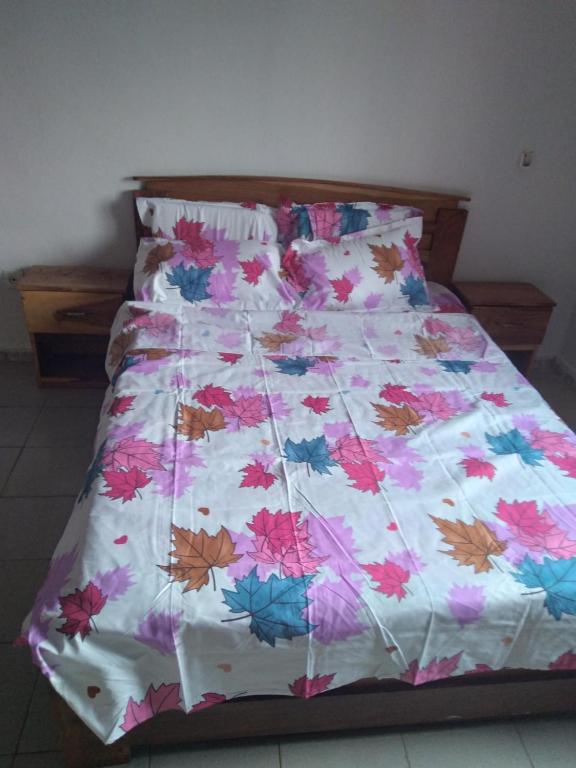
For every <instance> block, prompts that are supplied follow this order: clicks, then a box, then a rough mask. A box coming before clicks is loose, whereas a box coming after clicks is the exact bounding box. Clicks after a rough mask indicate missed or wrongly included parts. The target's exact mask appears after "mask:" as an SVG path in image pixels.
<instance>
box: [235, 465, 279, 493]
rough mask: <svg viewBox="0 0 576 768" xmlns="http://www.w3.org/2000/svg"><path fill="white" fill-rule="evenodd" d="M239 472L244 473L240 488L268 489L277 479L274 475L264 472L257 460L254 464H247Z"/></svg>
mask: <svg viewBox="0 0 576 768" xmlns="http://www.w3.org/2000/svg"><path fill="white" fill-rule="evenodd" d="M240 472H243V473H244V479H243V480H242V482H241V483H240V488H264V489H265V490H268V488H270V486H271V485H273V484H274V483H275V482H276V479H277V478H276V475H273V474H272V473H271V472H266V469H265V467H264V465H263V464H261V463H260V462H259V461H256V462H254V464H247V465H246V466H245V467H243V468H242V469H241V470H240Z"/></svg>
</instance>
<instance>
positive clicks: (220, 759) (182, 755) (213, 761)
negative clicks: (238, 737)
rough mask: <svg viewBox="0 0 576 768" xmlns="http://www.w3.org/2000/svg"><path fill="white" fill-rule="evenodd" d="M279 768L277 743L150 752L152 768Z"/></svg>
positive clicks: (153, 750)
mask: <svg viewBox="0 0 576 768" xmlns="http://www.w3.org/2000/svg"><path fill="white" fill-rule="evenodd" d="M200 765H201V766H202V768H279V766H280V761H279V758H278V745H277V744H260V745H256V746H254V745H246V746H243V745H241V744H234V745H230V746H226V747H208V748H195V747H189V748H188V749H175V750H168V749H166V750H155V749H152V750H151V760H150V768H197V766H200Z"/></svg>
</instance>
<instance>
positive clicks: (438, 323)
mask: <svg viewBox="0 0 576 768" xmlns="http://www.w3.org/2000/svg"><path fill="white" fill-rule="evenodd" d="M424 330H425V331H426V333H428V334H430V336H436V335H438V334H443V333H449V332H450V331H451V330H452V326H451V325H448V323H446V322H445V321H444V320H440V318H437V317H428V318H426V320H425V321H424Z"/></svg>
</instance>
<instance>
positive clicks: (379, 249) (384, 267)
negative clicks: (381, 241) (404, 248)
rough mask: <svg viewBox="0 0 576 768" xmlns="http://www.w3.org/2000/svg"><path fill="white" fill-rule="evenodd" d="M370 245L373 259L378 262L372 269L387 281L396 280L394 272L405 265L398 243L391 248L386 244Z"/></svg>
mask: <svg viewBox="0 0 576 768" xmlns="http://www.w3.org/2000/svg"><path fill="white" fill-rule="evenodd" d="M368 247H369V248H370V250H371V251H372V258H373V260H374V261H375V262H376V266H375V267H372V269H373V270H374V272H376V274H377V275H378V277H382V278H383V279H384V281H385V282H386V283H391V282H392V280H394V272H397V271H398V270H399V269H402V267H403V266H404V262H403V261H402V256H401V255H400V251H399V250H398V247H397V246H396V245H392V246H390V248H388V247H387V246H385V245H369V246H368Z"/></svg>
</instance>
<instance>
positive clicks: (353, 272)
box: [344, 267, 362, 286]
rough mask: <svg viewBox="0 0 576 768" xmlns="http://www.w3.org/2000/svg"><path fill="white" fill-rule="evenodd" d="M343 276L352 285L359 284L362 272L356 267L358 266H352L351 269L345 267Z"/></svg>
mask: <svg viewBox="0 0 576 768" xmlns="http://www.w3.org/2000/svg"><path fill="white" fill-rule="evenodd" d="M344 277H346V278H347V279H348V280H350V282H351V283H352V285H355V286H356V285H360V283H361V282H362V273H361V272H360V270H359V269H358V267H354V268H353V269H347V270H346V272H344Z"/></svg>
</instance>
